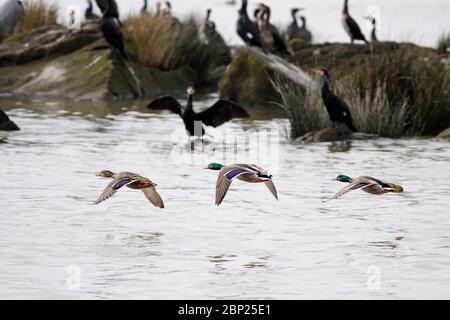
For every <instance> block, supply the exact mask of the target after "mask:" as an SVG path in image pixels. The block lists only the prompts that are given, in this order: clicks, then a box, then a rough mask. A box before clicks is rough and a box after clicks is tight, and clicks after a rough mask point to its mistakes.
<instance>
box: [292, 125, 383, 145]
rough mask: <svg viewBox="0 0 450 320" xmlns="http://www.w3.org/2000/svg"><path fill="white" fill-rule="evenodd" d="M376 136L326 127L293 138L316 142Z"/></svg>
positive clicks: (303, 141)
mask: <svg viewBox="0 0 450 320" xmlns="http://www.w3.org/2000/svg"><path fill="white" fill-rule="evenodd" d="M375 138H377V136H376V135H372V134H365V133H361V132H356V133H353V132H351V131H350V130H348V129H347V128H344V127H339V128H337V127H336V128H326V129H322V130H318V131H312V132H308V133H307V134H305V135H303V136H301V137H299V138H297V139H295V140H294V141H295V142H300V143H317V142H336V141H344V140H369V139H375Z"/></svg>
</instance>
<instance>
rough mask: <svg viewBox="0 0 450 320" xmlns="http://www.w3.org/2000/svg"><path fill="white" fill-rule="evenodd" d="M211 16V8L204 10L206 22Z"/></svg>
mask: <svg viewBox="0 0 450 320" xmlns="http://www.w3.org/2000/svg"><path fill="white" fill-rule="evenodd" d="M210 17H211V10H208V11H206V22H209V18H210Z"/></svg>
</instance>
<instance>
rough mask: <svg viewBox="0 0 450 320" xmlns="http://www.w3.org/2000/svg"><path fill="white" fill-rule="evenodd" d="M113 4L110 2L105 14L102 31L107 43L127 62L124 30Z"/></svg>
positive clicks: (109, 0)
mask: <svg viewBox="0 0 450 320" xmlns="http://www.w3.org/2000/svg"><path fill="white" fill-rule="evenodd" d="M113 3H115V1H114V0H108V6H107V7H106V10H105V12H104V13H103V18H102V24H101V29H102V32H103V36H104V37H105V39H106V41H107V42H108V43H109V44H110V45H111V46H112V47H113V48H115V49H117V50H119V52H120V54H121V55H122V57H123V58H124V59H125V60H128V56H127V54H126V52H125V45H124V41H123V34H122V28H121V27H120V21H119V19H118V18H117V17H116V11H115V9H114V5H113Z"/></svg>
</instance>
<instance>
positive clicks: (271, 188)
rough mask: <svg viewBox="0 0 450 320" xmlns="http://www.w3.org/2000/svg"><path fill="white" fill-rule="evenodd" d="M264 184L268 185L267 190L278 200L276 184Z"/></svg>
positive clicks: (271, 182)
mask: <svg viewBox="0 0 450 320" xmlns="http://www.w3.org/2000/svg"><path fill="white" fill-rule="evenodd" d="M264 184H265V185H266V187H267V189H269V191H270V193H271V194H272V195H273V196H274V197H275V199H277V200H278V193H277V188H275V184H274V183H273V181H272V180H267V181H266V182H264Z"/></svg>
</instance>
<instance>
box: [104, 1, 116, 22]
mask: <svg viewBox="0 0 450 320" xmlns="http://www.w3.org/2000/svg"><path fill="white" fill-rule="evenodd" d="M111 1H112V0H108V4H107V7H106V10H105V13H103V18H114V12H113V10H112V5H111Z"/></svg>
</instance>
